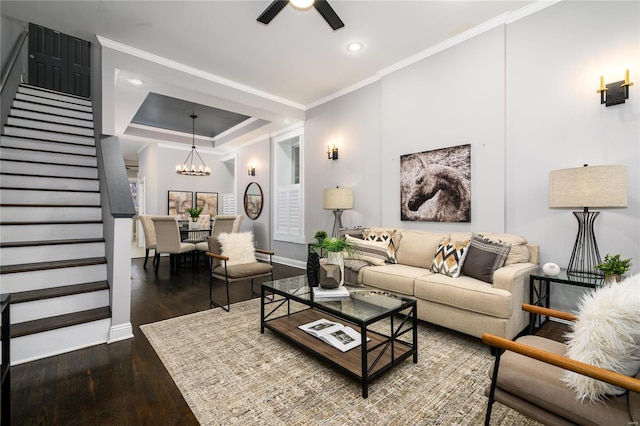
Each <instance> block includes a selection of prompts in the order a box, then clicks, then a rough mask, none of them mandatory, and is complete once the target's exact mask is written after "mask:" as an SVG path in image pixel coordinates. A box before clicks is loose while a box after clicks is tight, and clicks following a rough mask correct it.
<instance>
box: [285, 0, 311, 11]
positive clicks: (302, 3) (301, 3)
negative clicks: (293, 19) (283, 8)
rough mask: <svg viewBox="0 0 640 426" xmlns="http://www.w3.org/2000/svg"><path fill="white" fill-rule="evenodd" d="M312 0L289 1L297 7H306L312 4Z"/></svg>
mask: <svg viewBox="0 0 640 426" xmlns="http://www.w3.org/2000/svg"><path fill="white" fill-rule="evenodd" d="M313 2H314V0H289V3H291V5H292V6H293V7H295V8H298V9H308V8H310V7H311V6H313Z"/></svg>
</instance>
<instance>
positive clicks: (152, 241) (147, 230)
mask: <svg viewBox="0 0 640 426" xmlns="http://www.w3.org/2000/svg"><path fill="white" fill-rule="evenodd" d="M152 218H153V216H151V215H146V214H143V215H138V220H139V221H140V224H141V225H142V233H143V234H144V248H145V253H144V264H143V265H142V267H143V268H144V269H147V260H148V259H149V250H153V265H154V266H155V264H156V262H157V261H158V252H157V251H156V230H155V228H154V226H153V221H152V220H151V219H152Z"/></svg>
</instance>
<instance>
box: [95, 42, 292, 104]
mask: <svg viewBox="0 0 640 426" xmlns="http://www.w3.org/2000/svg"><path fill="white" fill-rule="evenodd" d="M96 38H97V39H98V42H99V43H100V45H101V46H103V47H108V48H109V49H113V50H117V51H118V52H122V53H126V54H127V55H131V56H135V57H137V58H140V59H144V60H146V61H149V62H154V63H156V64H159V65H162V66H165V67H168V68H172V69H175V70H177V71H180V72H184V73H187V74H191V75H193V76H195V77H199V78H202V79H205V80H208V81H211V82H214V83H217V84H220V85H223V86H226V87H230V88H232V89H235V90H239V91H241V92H245V93H248V94H251V95H254V96H258V97H261V98H264V99H267V100H270V101H273V102H277V103H280V104H283V105H286V106H289V107H292V108H296V109H299V110H302V111H304V110H305V107H304V105H302V104H299V103H297V102H294V101H291V100H289V99H285V98H282V97H280V96H277V95H274V94H271V93H268V92H265V91H262V90H259V89H256V88H254V87H251V86H247V85H244V84H241V83H238V82H235V81H233V80H229V79H227V78H224V77H220V76H218V75H215V74H211V73H208V72H206V71H202V70H199V69H197V68H194V67H191V66H189V65H185V64H181V63H179V62H176V61H173V60H171V59H167V58H164V57H162V56H158V55H155V54H153V53H149V52H146V51H144V50H141V49H138V48H135V47H131V46H127V45H126V44H123V43H119V42H117V41H113V40H110V39H108V38H105V37H103V36H100V35H96Z"/></svg>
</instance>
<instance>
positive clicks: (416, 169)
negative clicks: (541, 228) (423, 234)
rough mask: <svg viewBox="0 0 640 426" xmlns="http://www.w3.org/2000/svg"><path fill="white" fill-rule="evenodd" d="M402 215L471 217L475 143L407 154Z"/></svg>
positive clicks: (465, 219)
mask: <svg viewBox="0 0 640 426" xmlns="http://www.w3.org/2000/svg"><path fill="white" fill-rule="evenodd" d="M400 167H401V172H400V174H401V179H400V192H401V209H400V211H401V219H402V220H416V221H418V220H419V221H430V222H470V221H471V146H470V145H462V146H457V147H452V148H445V149H441V150H436V151H428V152H423V153H416V154H409V155H403V156H402V157H401V161H400Z"/></svg>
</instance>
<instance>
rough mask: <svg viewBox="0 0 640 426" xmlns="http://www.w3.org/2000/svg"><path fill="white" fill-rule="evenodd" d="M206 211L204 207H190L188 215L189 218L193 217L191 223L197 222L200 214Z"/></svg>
mask: <svg viewBox="0 0 640 426" xmlns="http://www.w3.org/2000/svg"><path fill="white" fill-rule="evenodd" d="M203 209H204V207H203V206H200V207H196V208H195V209H194V208H192V207H189V208H188V209H186V210H187V213H189V216H191V221H192V222H197V221H198V218H199V217H200V213H202V210H203Z"/></svg>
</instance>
